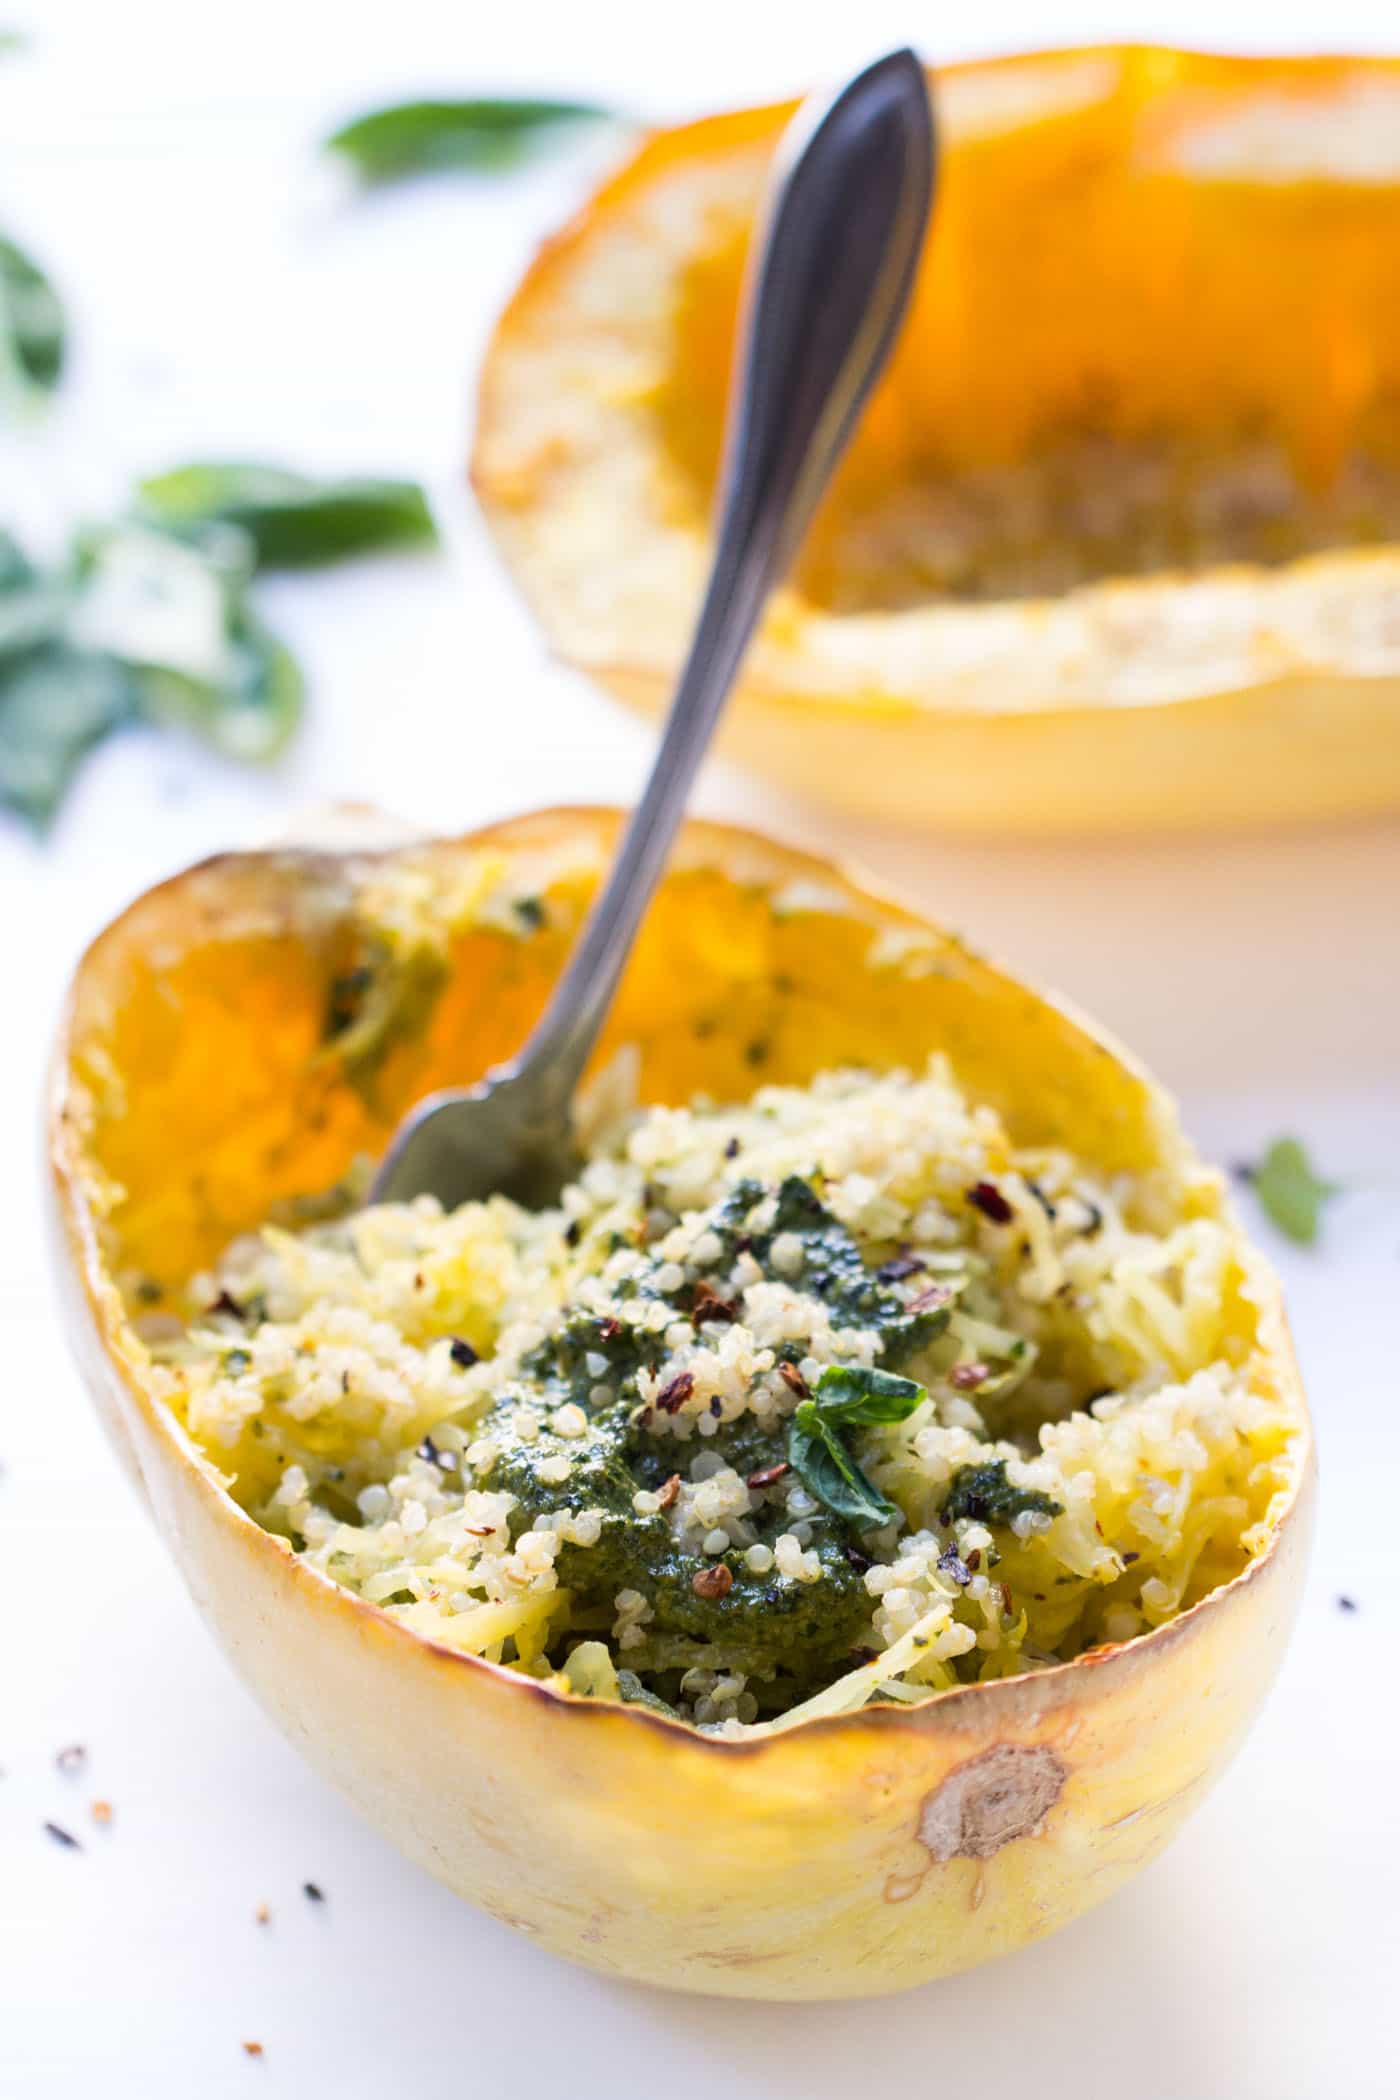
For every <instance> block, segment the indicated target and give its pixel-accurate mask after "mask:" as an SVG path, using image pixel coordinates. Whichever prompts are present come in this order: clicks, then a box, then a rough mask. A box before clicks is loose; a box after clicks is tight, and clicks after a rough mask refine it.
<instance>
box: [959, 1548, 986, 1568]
mask: <svg viewBox="0 0 1400 2100" xmlns="http://www.w3.org/2000/svg"><path fill="white" fill-rule="evenodd" d="M981 1565H982V1548H981V1547H980V1546H974V1547H973V1549H972V1551H971V1553H969V1554H968V1556H967V1559H966V1560H965V1561H964V1562H963V1566H964V1567H965V1568H971V1570H972V1572H973V1574H974V1575H975V1574H976V1573H977V1570H978V1569H979V1568H980V1567H981Z"/></svg>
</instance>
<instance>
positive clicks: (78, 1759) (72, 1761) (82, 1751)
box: [54, 1743, 87, 1779]
mask: <svg viewBox="0 0 1400 2100" xmlns="http://www.w3.org/2000/svg"><path fill="white" fill-rule="evenodd" d="M54 1763H55V1764H56V1765H57V1766H58V1769H59V1771H60V1772H61V1773H62V1774H63V1776H64V1778H65V1779H71V1778H72V1776H73V1774H74V1773H75V1772H81V1771H82V1769H83V1766H84V1765H85V1764H86V1763H87V1747H86V1745H85V1744H83V1743H67V1744H65V1745H64V1747H63V1749H62V1750H60V1751H59V1752H58V1753H57V1755H56V1756H55V1758H54Z"/></svg>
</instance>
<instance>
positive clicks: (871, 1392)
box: [803, 1364, 928, 1429]
mask: <svg viewBox="0 0 1400 2100" xmlns="http://www.w3.org/2000/svg"><path fill="white" fill-rule="evenodd" d="M927 1398H928V1393H927V1391H926V1389H925V1388H924V1387H923V1386H921V1385H919V1384H917V1383H916V1382H915V1380H914V1379H912V1378H897V1377H896V1376H895V1375H894V1373H893V1372H892V1371H866V1370H862V1369H861V1368H859V1367H858V1366H856V1365H852V1364H828V1365H827V1367H826V1369H825V1370H824V1371H823V1372H822V1375H821V1377H820V1378H819V1379H818V1380H817V1385H816V1398H815V1400H812V1401H805V1402H804V1403H803V1404H804V1406H810V1407H815V1408H816V1410H817V1412H818V1414H820V1416H821V1417H822V1419H823V1421H827V1422H831V1423H841V1424H844V1425H846V1426H847V1427H850V1428H853V1429H855V1428H869V1427H872V1426H873V1425H874V1424H876V1423H879V1422H903V1421H905V1420H906V1419H907V1418H908V1416H910V1415H912V1414H913V1412H914V1409H915V1408H916V1407H918V1405H919V1404H920V1402H921V1401H924V1400H927Z"/></svg>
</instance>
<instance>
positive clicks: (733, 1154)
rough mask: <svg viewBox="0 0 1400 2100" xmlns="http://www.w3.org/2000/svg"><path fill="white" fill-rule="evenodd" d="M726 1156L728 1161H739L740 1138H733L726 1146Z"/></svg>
mask: <svg viewBox="0 0 1400 2100" xmlns="http://www.w3.org/2000/svg"><path fill="white" fill-rule="evenodd" d="M724 1156H725V1158H726V1159H737V1158H738V1157H739V1140H738V1138H736V1137H732V1138H731V1139H730V1140H729V1143H728V1144H727V1145H726V1146H725V1148H724Z"/></svg>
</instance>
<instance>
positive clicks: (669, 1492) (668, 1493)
mask: <svg viewBox="0 0 1400 2100" xmlns="http://www.w3.org/2000/svg"><path fill="white" fill-rule="evenodd" d="M680 1491H681V1476H680V1474H679V1473H673V1474H672V1475H671V1477H670V1479H669V1480H668V1481H667V1482H666V1485H665V1487H663V1488H659V1489H658V1490H657V1496H656V1506H657V1508H658V1510H661V1509H669V1508H670V1507H671V1505H672V1503H673V1502H674V1501H675V1499H676V1497H677V1495H678V1494H679V1493H680Z"/></svg>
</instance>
